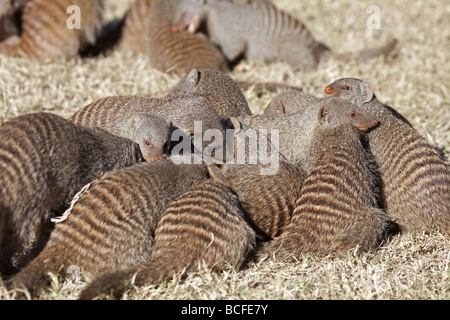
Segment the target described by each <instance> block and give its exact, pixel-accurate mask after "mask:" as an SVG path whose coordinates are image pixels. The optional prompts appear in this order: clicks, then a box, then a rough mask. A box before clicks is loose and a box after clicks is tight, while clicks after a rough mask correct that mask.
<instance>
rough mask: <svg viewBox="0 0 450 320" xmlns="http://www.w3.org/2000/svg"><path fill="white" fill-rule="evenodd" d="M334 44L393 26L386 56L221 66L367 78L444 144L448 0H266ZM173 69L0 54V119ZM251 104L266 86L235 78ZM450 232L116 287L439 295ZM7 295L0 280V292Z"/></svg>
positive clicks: (235, 295)
mask: <svg viewBox="0 0 450 320" xmlns="http://www.w3.org/2000/svg"><path fill="white" fill-rule="evenodd" d="M131 1H132V0H126V1H115V0H106V3H107V4H108V7H107V10H108V11H107V18H108V19H112V18H114V17H120V16H121V15H122V14H123V13H124V12H125V10H126V9H127V6H128V5H129V4H130V3H131ZM274 3H275V4H276V5H277V6H278V7H279V8H281V9H284V10H287V11H289V12H290V13H291V14H292V15H294V16H295V17H297V18H299V19H300V20H301V21H303V22H304V23H305V24H306V25H307V26H308V27H309V28H310V29H311V30H312V32H313V34H314V35H315V36H316V37H317V38H318V39H320V40H321V41H323V42H324V43H326V44H327V45H328V46H329V47H330V48H332V50H334V51H336V52H344V51H351V50H356V49H361V48H363V47H365V46H370V45H373V44H377V43H379V42H382V41H384V40H386V39H388V38H389V37H392V36H393V37H396V38H398V40H399V45H398V48H397V49H396V51H395V52H394V53H393V54H392V55H391V56H389V57H388V58H387V59H384V58H378V59H374V60H371V61H369V62H365V63H362V64H356V63H342V62H340V61H337V60H334V59H331V60H329V61H327V62H323V63H321V64H320V65H319V67H318V68H317V69H316V70H310V71H306V72H299V71H296V70H294V69H292V68H291V67H289V66H288V65H286V64H283V63H279V62H277V63H271V64H267V63H262V62H259V61H243V62H241V63H240V64H239V65H238V66H237V67H236V69H235V70H234V71H233V72H232V73H231V76H232V77H233V78H235V79H239V80H249V81H255V82H256V81H282V82H286V83H289V84H291V85H296V86H301V87H303V88H304V91H306V92H308V93H311V94H314V95H317V96H322V95H323V88H324V86H325V85H326V84H328V83H330V82H332V81H333V80H335V79H337V78H341V77H357V78H361V79H363V80H365V81H367V82H370V83H372V85H373V86H374V88H375V92H376V94H377V96H378V98H379V99H380V100H381V101H383V102H384V103H386V104H389V105H391V106H392V107H394V108H396V109H397V110H398V111H399V112H400V113H402V114H403V115H404V116H405V117H406V118H407V119H408V120H409V121H410V122H411V123H412V124H413V126H414V127H415V128H416V129H417V130H418V131H419V132H420V133H422V134H423V135H424V136H425V137H427V138H428V139H429V141H430V142H432V143H433V144H435V145H436V146H438V147H439V148H441V149H443V150H444V152H445V154H446V155H447V156H448V154H449V152H450V92H449V88H450V77H449V75H450V56H449V53H448V52H449V48H450V3H449V2H448V1H446V0H432V1H417V0H414V1H406V0H397V1H387V0H376V1H358V2H355V1H350V0H338V1H332V0H310V1H296V0H277V1H274ZM372 4H376V5H378V6H379V7H380V9H381V29H373V30H372V29H369V28H368V27H367V25H366V21H367V19H368V17H369V16H370V13H367V11H366V10H367V8H368V6H369V5H372ZM179 79H180V77H179V76H174V75H167V74H164V73H161V72H159V71H157V70H155V69H153V68H152V67H151V66H150V65H149V63H148V61H147V59H146V57H145V55H133V54H130V53H124V52H117V51H115V52H111V53H109V54H107V55H105V56H100V57H96V58H92V59H84V60H83V59H74V60H71V61H69V62H55V63H52V64H47V65H42V66H33V65H31V64H30V63H29V62H28V61H27V60H25V59H20V58H8V57H4V56H0V123H2V122H4V121H7V120H8V119H10V118H12V117H15V116H18V115H20V114H24V113H29V112H37V111H48V112H54V113H56V114H59V115H62V116H65V117H68V116H70V115H71V114H72V113H74V112H75V111H76V110H78V109H79V108H80V107H82V106H84V105H86V104H88V103H90V102H92V101H94V100H96V99H99V98H102V97H105V96H109V95H140V96H163V95H165V94H166V93H167V92H168V91H169V90H170V89H171V88H172V87H173V86H174V85H175V84H176V83H177V82H178V81H179ZM244 93H245V95H246V97H247V99H248V102H249V104H250V106H251V109H252V111H253V112H255V113H259V112H261V111H262V110H263V109H264V107H265V106H266V105H267V104H268V103H269V101H270V100H271V99H272V98H273V97H274V96H275V95H276V94H277V92H266V91H256V90H254V89H252V88H250V89H249V90H246V91H245V92H244ZM449 265H450V239H448V238H445V237H443V236H442V235H440V234H431V235H415V236H413V235H410V234H402V235H397V236H395V237H394V238H393V239H392V240H391V241H390V242H388V243H386V244H384V245H383V246H382V247H380V248H379V249H378V250H376V251H373V252H369V253H366V254H363V255H354V254H352V253H349V254H348V256H346V257H336V256H333V255H329V256H325V257H317V256H310V255H305V256H304V257H302V258H301V259H300V260H299V261H298V262H296V263H281V262H264V261H263V262H261V263H258V264H250V265H249V266H247V267H246V268H245V269H243V270H234V269H230V270H226V271H223V272H220V273H212V272H208V271H204V272H197V273H193V274H189V275H188V276H187V278H186V279H185V280H180V279H179V278H176V279H174V280H170V281H167V282H165V283H162V284H160V285H157V286H148V287H139V288H134V289H132V290H130V291H128V292H127V293H126V294H125V295H124V296H123V299H130V300H137V299H174V300H185V299H195V300H205V299H229V300H241V299H242V300H247V299H255V300H266V299H275V300H276V299H282V300H291V299H292V300H294V299H295V300H300V299H311V300H324V299H331V300H367V299H377V300H412V299H414V300H415V299H418V300H448V299H450V269H449ZM78 292H79V288H76V289H75V290H72V289H69V288H67V286H66V285H64V283H63V282H60V281H58V280H57V279H56V277H55V281H54V284H53V286H52V289H51V291H50V292H48V293H46V294H45V295H43V296H42V297H41V299H44V300H62V299H74V298H76V295H77V293H78ZM13 297H14V296H13V295H11V294H10V293H8V292H7V290H6V289H5V288H4V287H2V286H0V299H12V298H13Z"/></svg>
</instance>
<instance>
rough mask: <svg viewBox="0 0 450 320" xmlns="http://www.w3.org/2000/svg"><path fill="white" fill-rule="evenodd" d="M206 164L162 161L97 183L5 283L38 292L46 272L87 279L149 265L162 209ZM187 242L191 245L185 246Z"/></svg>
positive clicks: (198, 176)
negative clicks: (76, 273)
mask: <svg viewBox="0 0 450 320" xmlns="http://www.w3.org/2000/svg"><path fill="white" fill-rule="evenodd" d="M205 178H207V170H206V167H205V166H204V165H194V164H189V165H183V164H181V165H176V164H174V163H173V162H172V160H171V159H161V160H159V161H153V162H150V163H144V164H140V165H136V166H133V167H129V168H124V169H121V170H118V171H115V172H113V173H108V174H105V175H104V176H103V177H101V178H99V179H97V180H95V181H93V182H92V183H91V185H90V186H89V188H88V189H87V191H86V192H84V193H82V194H81V195H80V197H79V198H78V199H77V200H76V201H75V202H74V203H73V206H72V208H71V209H70V212H68V214H67V219H66V220H65V221H63V222H61V223H57V224H56V225H55V229H54V230H53V232H52V233H51V236H50V239H49V241H48V243H47V246H46V247H45V248H44V250H43V251H42V252H41V253H40V254H39V255H38V256H37V257H36V258H35V259H34V260H33V261H32V262H31V263H30V264H29V265H28V266H26V267H25V268H24V269H23V270H22V271H21V272H20V273H18V274H17V275H16V276H14V277H13V278H12V279H11V280H9V282H7V283H6V285H7V286H8V287H10V288H22V287H24V288H27V289H28V290H29V291H30V293H31V294H38V293H39V291H40V290H42V289H45V288H46V287H47V286H48V278H47V276H48V275H47V273H48V272H53V273H58V272H59V271H60V270H61V268H63V270H61V272H63V273H64V272H65V269H66V268H67V267H69V266H70V265H76V266H78V267H80V268H81V272H82V274H83V275H85V276H86V278H89V277H92V276H96V275H99V274H100V273H103V272H112V271H115V270H118V269H127V268H131V267H133V266H135V265H137V264H139V263H141V262H144V261H147V260H148V259H149V257H150V255H151V252H152V247H153V243H154V232H155V228H156V225H157V224H158V222H159V220H160V218H161V215H162V213H163V211H164V210H165V209H166V208H167V206H169V204H170V203H171V201H172V200H174V199H175V198H176V197H177V196H179V195H181V194H183V193H184V192H185V191H186V190H187V189H188V188H189V187H190V186H191V185H192V183H194V182H195V181H197V180H201V179H205ZM186 244H187V243H186Z"/></svg>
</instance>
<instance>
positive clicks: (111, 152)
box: [0, 113, 143, 274]
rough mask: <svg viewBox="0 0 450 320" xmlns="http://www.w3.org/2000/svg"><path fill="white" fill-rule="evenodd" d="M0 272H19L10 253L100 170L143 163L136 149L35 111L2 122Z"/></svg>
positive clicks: (102, 133) (24, 244)
mask: <svg viewBox="0 0 450 320" xmlns="http://www.w3.org/2000/svg"><path fill="white" fill-rule="evenodd" d="M0 141H1V143H0V168H1V170H0V184H1V186H2V187H1V189H0V220H1V223H0V225H2V229H1V230H0V248H1V250H0V272H1V273H2V274H10V273H14V272H16V271H17V266H16V265H14V263H13V261H12V260H13V256H14V255H15V254H21V253H22V252H23V251H24V250H25V249H27V248H26V247H28V246H29V245H30V244H31V242H32V241H33V240H34V239H35V236H36V233H37V232H38V229H39V228H40V226H42V225H43V224H44V223H46V222H48V221H49V220H50V217H52V216H57V215H59V214H62V212H63V210H64V209H65V208H66V207H67V206H68V204H69V202H70V200H71V199H72V197H73V196H74V195H75V193H77V192H78V191H79V190H80V189H81V188H82V187H83V186H84V185H85V184H87V183H89V182H90V181H92V180H93V179H96V178H97V177H99V176H100V175H101V174H103V173H105V172H107V171H112V170H116V169H120V168H123V167H127V166H130V165H132V164H133V163H135V162H140V161H143V159H142V156H141V153H140V151H139V147H138V146H137V145H136V144H135V143H133V142H131V141H130V140H128V139H123V138H120V137H117V136H114V135H112V134H110V133H108V132H106V131H103V130H100V129H94V128H83V127H80V126H77V125H74V124H72V123H71V122H69V121H67V120H66V119H64V118H61V117H60V116H57V115H54V114H50V113H35V114H27V115H22V116H19V117H17V118H13V119H11V120H9V121H7V122H5V123H4V124H3V125H1V126H0Z"/></svg>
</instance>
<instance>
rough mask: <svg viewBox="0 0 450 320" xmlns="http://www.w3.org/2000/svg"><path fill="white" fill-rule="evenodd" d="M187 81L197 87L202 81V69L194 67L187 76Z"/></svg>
mask: <svg viewBox="0 0 450 320" xmlns="http://www.w3.org/2000/svg"><path fill="white" fill-rule="evenodd" d="M187 81H188V83H189V84H191V85H192V86H193V87H196V86H197V85H198V83H199V81H200V71H198V70H197V69H192V70H191V72H189V74H188V76H187Z"/></svg>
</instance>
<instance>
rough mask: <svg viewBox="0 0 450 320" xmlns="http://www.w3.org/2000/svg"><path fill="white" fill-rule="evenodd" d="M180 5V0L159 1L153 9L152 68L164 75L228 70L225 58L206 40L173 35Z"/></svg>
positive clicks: (149, 32) (149, 31)
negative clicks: (178, 5)
mask: <svg viewBox="0 0 450 320" xmlns="http://www.w3.org/2000/svg"><path fill="white" fill-rule="evenodd" d="M177 4H178V0H156V1H155V3H154V5H153V8H152V9H151V10H150V14H149V16H148V20H147V23H148V26H147V37H148V38H147V40H148V41H147V45H148V47H147V48H148V55H149V59H150V63H151V64H152V66H153V67H154V68H157V69H158V70H161V71H164V72H172V73H180V74H185V73H188V72H189V71H191V70H192V69H193V68H204V69H217V70H222V71H227V70H228V67H227V62H226V61H225V58H224V56H223V55H222V53H221V52H220V51H219V50H218V49H217V48H216V47H215V46H214V45H213V44H212V43H210V42H209V40H208V39H207V38H206V37H204V36H203V35H198V34H190V33H176V32H172V29H171V26H172V20H173V17H174V15H175V8H176V5H177ZM194 45H195V47H194ZM199 48H202V49H201V50H199ZM180 50H181V51H180ZM185 50H187V51H185Z"/></svg>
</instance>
